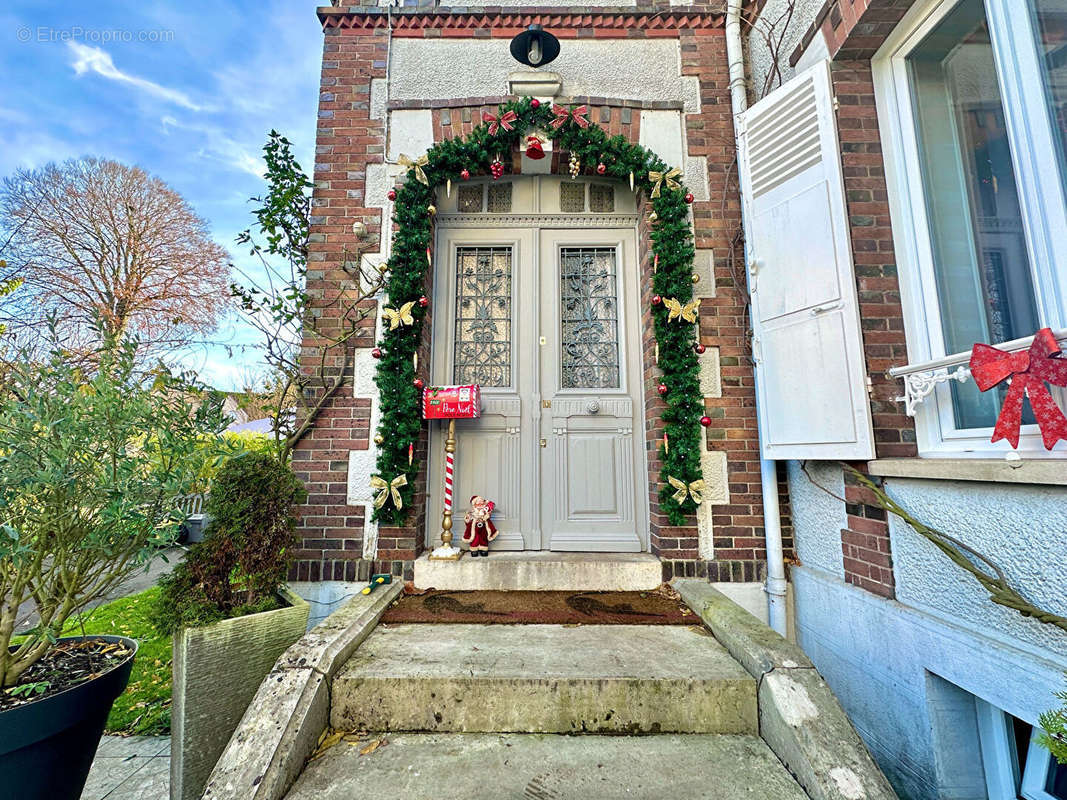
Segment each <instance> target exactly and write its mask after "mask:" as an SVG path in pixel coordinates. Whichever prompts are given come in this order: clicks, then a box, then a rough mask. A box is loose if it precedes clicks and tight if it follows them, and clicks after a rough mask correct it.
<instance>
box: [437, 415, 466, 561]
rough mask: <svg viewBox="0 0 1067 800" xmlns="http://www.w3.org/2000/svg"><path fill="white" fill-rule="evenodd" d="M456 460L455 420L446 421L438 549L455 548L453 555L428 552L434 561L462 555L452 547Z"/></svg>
mask: <svg viewBox="0 0 1067 800" xmlns="http://www.w3.org/2000/svg"><path fill="white" fill-rule="evenodd" d="M455 460H456V421H455V420H454V419H450V420H449V421H448V438H446V439H445V502H444V506H445V508H444V512H443V513H442V515H441V547H439V548H438V550H440V551H452V550H455V554H454V555H436V553H437V552H438V550H435V551H434V552H433V553H431V554H430V558H432V559H434V560H435V561H437V560H441V561H446V560H447V561H454V560H456V559H458V558H459V557H460V556H461V555H463V551H462V550H460V549H458V548H453V547H452V484H453V480H454V475H453V473H454V470H455Z"/></svg>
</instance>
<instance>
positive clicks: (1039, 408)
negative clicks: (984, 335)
mask: <svg viewBox="0 0 1067 800" xmlns="http://www.w3.org/2000/svg"><path fill="white" fill-rule="evenodd" d="M1059 354H1060V346H1059V343H1057V341H1056V337H1055V336H1053V335H1052V329H1051V328H1042V329H1041V330H1039V331H1038V332H1037V333H1036V334H1035V335H1034V341H1033V344H1031V345H1030V348H1029V349H1028V350H1020V351H1019V352H1017V353H1009V352H1007V351H1005V350H1000V349H998V348H996V347H991V346H990V345H988V344H976V345H975V346H974V348H973V349H972V350H971V363H970V366H971V375H972V376H973V377H974V382H975V383H976V384H977V385H978V389H979V390H980V391H983V392H984V391H986V390H988V389H992V388H993V387H994V386H996V385H997V384H998V383H1001V382H1002V381H1004V380H1007V379H1009V378H1010V379H1011V386H1010V387H1009V389H1008V394H1007V396H1006V397H1005V398H1004V405H1003V406H1002V407H1001V409H1000V416H998V417H997V425H996V427H995V428H994V429H993V438H992V439H990V441H993V442H999V441H1000V440H1001V439H1007V440H1008V441H1009V442H1010V443H1011V446H1012V447H1015V448H1017V447H1018V446H1019V426H1020V425H1021V424H1022V415H1023V397H1024V396H1028V397H1029V398H1030V406H1031V407H1032V408H1033V409H1034V417H1036V418H1037V425H1038V427H1039V428H1040V429H1041V440H1042V441H1043V442H1044V444H1045V449H1046V450H1051V449H1052V448H1053V447H1055V446H1056V442H1058V441H1059V440H1060V439H1063V440H1064V441H1067V417H1065V416H1064V415H1063V412H1062V411H1061V410H1060V408H1059V406H1057V405H1056V401H1055V400H1053V399H1052V395H1051V394H1050V393H1049V390H1048V387H1046V386H1045V382H1046V381H1047V382H1048V383H1051V384H1052V385H1053V386H1067V359H1061V358H1055V357H1054V356H1058V355H1059Z"/></svg>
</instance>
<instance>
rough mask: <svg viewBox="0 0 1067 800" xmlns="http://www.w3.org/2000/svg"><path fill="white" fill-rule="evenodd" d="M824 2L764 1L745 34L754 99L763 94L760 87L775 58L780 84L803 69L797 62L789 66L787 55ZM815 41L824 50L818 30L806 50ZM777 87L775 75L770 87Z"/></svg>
mask: <svg viewBox="0 0 1067 800" xmlns="http://www.w3.org/2000/svg"><path fill="white" fill-rule="evenodd" d="M823 5H824V0H767V2H766V3H765V4H764V6H763V9H762V10H761V11H760V14H759V16H758V17H756V21H755V23H754V24H753V26H752V31H751V33H749V35H748V62H749V74H750V75H751V79H752V84H751V85H752V90H753V94H754V96H755V98H756V99H759V98H761V97H763V95H764V94H766V93H765V92H764V91H763V88H764V85H765V84H766V83H767V76H768V74H770V72H771V67H772V65H773V64H774V62H775V60H777V62H778V69H779V71H780V72H781V80H782V82H783V83H784V82H786V81H788V80H789V79H790V78H792V77H793V76H794V75H796V74H797V72H799V71H801V69H803V68H802V67H801V66H800V64H797V66H795V67H791V66H789V58H790V56H792V55H793V51H794V50H796V48H797V46H798V45H799V44H800V42H801V39H802V38H803V37H804V33H805V31H807V29H808V27H809V26H810V25H811V24H812V23H813V22H814V21H815V17H816V15H817V14H818V13H819V9H820V8H821V7H822V6H823ZM790 6H792V11H790ZM768 39H770V41H771V42H773V43H774V47H773V48H772V47H771V46H769V44H768ZM816 42H820V43H822V47H823V49H824V50H825V47H826V40H825V38H824V37H823V35H822V32H821V31H818V32H816V34H815V38H814V39H813V40H812V45H809V50H810V49H811V47H812V46H813V45H814V43H816ZM809 63H810V62H809ZM778 86H779V82H778V79H777V77H775V78H774V79H772V81H771V86H770V87H769V88H770V89H775V88H777V87H778Z"/></svg>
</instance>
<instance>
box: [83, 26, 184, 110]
mask: <svg viewBox="0 0 1067 800" xmlns="http://www.w3.org/2000/svg"><path fill="white" fill-rule="evenodd" d="M67 46H68V47H69V48H70V50H71V52H72V53H73V54H74V61H73V62H72V63H71V66H72V67H74V74H76V75H84V74H85V73H87V72H95V73H96V74H97V75H100V76H101V77H103V78H107V79H108V80H112V81H118V82H120V83H126V84H129V85H130V86H135V87H137V88H138V89H141V90H142V91H144V92H147V93H148V94H150V95H153V96H155V97H158V98H160V99H161V100H166V101H167V102H169V103H174V104H175V105H179V106H181V107H182V108H187V109H189V110H190V111H203V110H204V108H203V106H200V105H197V104H196V103H194V102H193V101H192V100H190V99H189V96H188V95H187V94H185V93H184V92H180V91H178V90H177V89H170V88H168V87H166V86H162V85H160V84H158V83H155V82H154V81H150V80H148V79H147V78H139V77H137V76H136V75H130V74H129V73H128V72H123V71H122V70H120V69H119V68H118V67H116V66H115V62H114V61H112V60H111V55H110V54H109V53H107V52H106V51H105V50H102V49H101V48H99V47H92V46H91V45H85V44H81V43H79V42H67Z"/></svg>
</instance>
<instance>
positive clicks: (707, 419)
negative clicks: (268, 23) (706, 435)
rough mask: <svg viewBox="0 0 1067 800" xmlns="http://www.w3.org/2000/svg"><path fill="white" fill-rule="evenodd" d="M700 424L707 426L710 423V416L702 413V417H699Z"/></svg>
mask: <svg viewBox="0 0 1067 800" xmlns="http://www.w3.org/2000/svg"><path fill="white" fill-rule="evenodd" d="M700 424H701V425H703V426H704V427H705V428H707V427H708V426H710V425H711V417H709V416H707V415H704V416H703V417H701V418H700Z"/></svg>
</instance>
